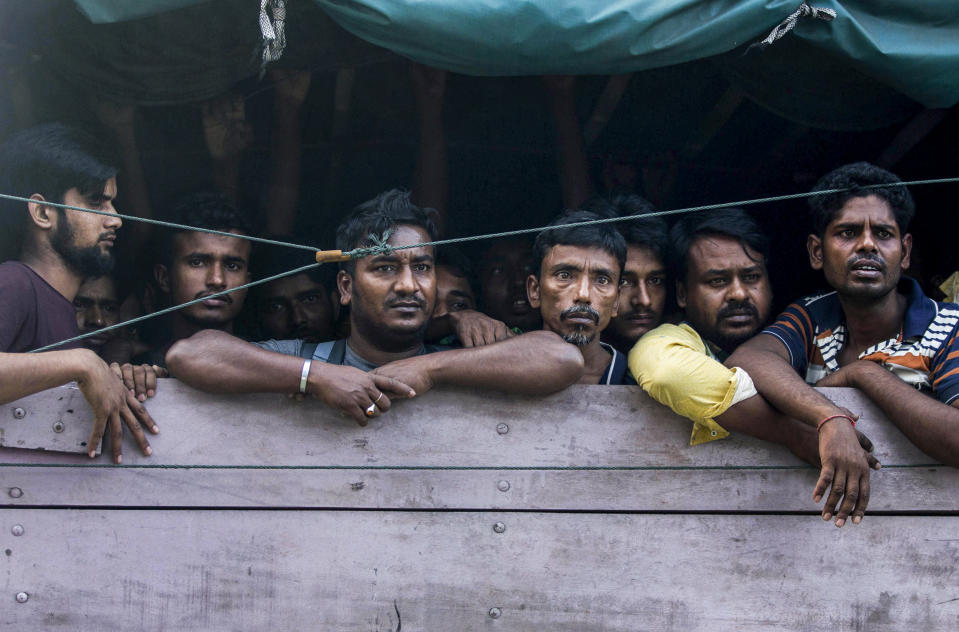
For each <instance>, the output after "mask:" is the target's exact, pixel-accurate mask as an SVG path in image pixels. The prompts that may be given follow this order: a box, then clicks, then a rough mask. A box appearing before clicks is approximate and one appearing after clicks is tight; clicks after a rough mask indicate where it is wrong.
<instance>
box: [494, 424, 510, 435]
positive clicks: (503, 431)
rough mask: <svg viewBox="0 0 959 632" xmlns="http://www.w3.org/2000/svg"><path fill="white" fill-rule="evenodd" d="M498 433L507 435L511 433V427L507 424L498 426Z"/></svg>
mask: <svg viewBox="0 0 959 632" xmlns="http://www.w3.org/2000/svg"><path fill="white" fill-rule="evenodd" d="M496 432H498V433H500V434H506V433H507V432H509V426H508V425H506V424H496Z"/></svg>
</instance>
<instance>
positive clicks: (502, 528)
mask: <svg viewBox="0 0 959 632" xmlns="http://www.w3.org/2000/svg"><path fill="white" fill-rule="evenodd" d="M493 531H495V532H496V533H503V532H504V531H506V525H505V524H503V523H502V522H497V523H496V524H494V525H493Z"/></svg>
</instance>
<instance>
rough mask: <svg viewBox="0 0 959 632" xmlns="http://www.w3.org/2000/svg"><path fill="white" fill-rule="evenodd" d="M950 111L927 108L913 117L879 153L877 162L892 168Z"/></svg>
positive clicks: (885, 167) (886, 167) (879, 164)
mask: <svg viewBox="0 0 959 632" xmlns="http://www.w3.org/2000/svg"><path fill="white" fill-rule="evenodd" d="M948 113H949V110H947V109H927V110H923V111H922V112H920V113H919V114H917V115H915V116H914V117H912V119H910V121H909V122H908V123H906V124H905V125H904V126H903V128H902V129H901V130H899V133H898V134H896V137H895V138H893V139H892V142H891V143H889V146H888V147H886V148H885V149H884V150H883V152H882V153H881V154H879V157H878V158H877V159H876V164H877V165H878V166H880V167H883V168H884V169H892V168H893V167H894V166H896V164H898V163H899V161H900V160H902V159H903V158H904V157H905V155H906V154H908V153H909V152H910V151H911V150H912V148H913V147H915V146H916V145H918V144H919V143H920V142H922V139H924V138H925V137H926V136H928V135H929V134H930V133H931V132H932V130H934V129H935V128H936V126H937V125H939V123H941V122H942V120H943V119H944V118H946V114H948Z"/></svg>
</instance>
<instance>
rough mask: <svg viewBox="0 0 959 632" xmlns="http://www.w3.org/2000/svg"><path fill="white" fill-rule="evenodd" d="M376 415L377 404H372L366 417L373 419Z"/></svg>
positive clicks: (367, 410)
mask: <svg viewBox="0 0 959 632" xmlns="http://www.w3.org/2000/svg"><path fill="white" fill-rule="evenodd" d="M375 414H376V402H373V403H372V404H370V407H369V408H367V409H366V416H367V417H372V416H373V415H375Z"/></svg>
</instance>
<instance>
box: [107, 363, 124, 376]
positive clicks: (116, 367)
mask: <svg viewBox="0 0 959 632" xmlns="http://www.w3.org/2000/svg"><path fill="white" fill-rule="evenodd" d="M110 370H111V371H113V374H114V375H116V376H117V377H118V378H120V379H121V380H122V379H123V371H121V370H120V365H119V364H118V363H116V362H111V363H110Z"/></svg>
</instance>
